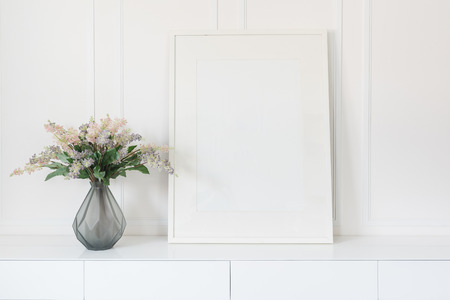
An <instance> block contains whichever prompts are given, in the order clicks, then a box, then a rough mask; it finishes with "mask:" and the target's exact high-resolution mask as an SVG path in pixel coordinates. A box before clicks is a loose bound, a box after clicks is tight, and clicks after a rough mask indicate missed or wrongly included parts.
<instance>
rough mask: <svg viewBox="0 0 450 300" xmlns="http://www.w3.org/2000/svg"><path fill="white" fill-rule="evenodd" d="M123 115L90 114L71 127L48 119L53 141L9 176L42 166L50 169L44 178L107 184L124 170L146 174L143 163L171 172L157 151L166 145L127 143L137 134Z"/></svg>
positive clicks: (167, 163) (137, 137) (165, 150)
mask: <svg viewBox="0 0 450 300" xmlns="http://www.w3.org/2000/svg"><path fill="white" fill-rule="evenodd" d="M126 123H127V121H126V120H125V119H119V118H116V119H114V120H113V119H111V118H110V117H109V116H108V117H107V118H104V119H101V120H100V123H97V122H95V120H94V119H92V118H91V120H90V122H89V123H86V124H83V125H81V126H80V128H79V130H76V129H74V128H69V129H64V127H63V126H61V125H57V124H55V123H52V122H50V121H49V123H48V124H45V125H44V126H45V129H46V130H47V131H48V132H50V133H52V134H53V136H54V138H55V141H56V145H52V146H48V147H46V148H45V150H44V151H42V152H41V153H40V154H38V155H36V154H34V155H33V156H32V157H31V158H30V161H29V162H28V163H27V164H26V165H25V167H24V168H23V169H21V168H17V169H15V170H14V171H13V173H12V174H11V176H14V175H21V174H23V173H24V172H27V173H28V174H31V173H33V172H35V171H37V170H41V169H42V168H44V167H46V168H49V169H52V170H54V171H53V172H51V173H50V174H48V175H47V177H46V179H45V180H49V179H51V178H53V177H55V176H64V177H65V178H66V179H75V178H79V179H89V180H90V181H91V182H101V183H103V184H104V185H109V184H110V180H111V179H116V178H117V177H118V176H124V177H126V172H127V171H139V172H141V173H143V174H149V170H148V168H147V167H146V164H147V165H149V166H150V167H152V168H156V169H159V170H164V171H166V172H167V173H168V174H174V169H173V167H172V166H171V165H170V162H169V161H168V160H167V159H162V158H161V156H160V153H161V152H168V150H169V148H168V147H167V146H155V145H150V144H148V145H140V146H138V145H130V144H131V143H133V142H136V141H140V140H141V139H142V137H141V136H140V135H139V134H135V133H131V132H130V130H129V129H128V128H126V127H125V125H126Z"/></svg>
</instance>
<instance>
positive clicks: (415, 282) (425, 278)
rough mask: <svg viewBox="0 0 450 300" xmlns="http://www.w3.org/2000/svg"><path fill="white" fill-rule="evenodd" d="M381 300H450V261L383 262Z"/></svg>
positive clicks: (380, 281) (380, 276) (381, 263)
mask: <svg viewBox="0 0 450 300" xmlns="http://www.w3.org/2000/svg"><path fill="white" fill-rule="evenodd" d="M378 271H379V292H380V300H398V299H408V300H424V299H426V300H441V299H442V300H444V299H445V300H448V299H450V285H449V282H450V262H449V261H380V262H379V265H378Z"/></svg>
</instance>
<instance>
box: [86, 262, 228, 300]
mask: <svg viewBox="0 0 450 300" xmlns="http://www.w3.org/2000/svg"><path fill="white" fill-rule="evenodd" d="M229 270H230V267H229V262H227V261H87V262H86V266H85V278H86V286H85V289H86V298H85V299H86V300H116V299H117V300H124V299H127V300H141V299H142V300H148V299H158V300H180V299H182V300H229V299H230V274H229Z"/></svg>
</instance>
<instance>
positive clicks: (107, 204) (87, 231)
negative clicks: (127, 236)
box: [72, 182, 127, 250]
mask: <svg viewBox="0 0 450 300" xmlns="http://www.w3.org/2000/svg"><path fill="white" fill-rule="evenodd" d="M126 225H127V222H126V221H125V217H124V215H123V213H122V210H121V209H120V207H119V205H118V204H117V202H116V199H114V196H113V194H112V193H111V190H110V189H109V187H108V186H106V185H104V184H103V183H101V182H91V189H90V190H89V192H88V194H87V195H86V198H85V199H84V201H83V204H82V205H81V207H80V209H79V210H78V213H77V215H76V216H75V220H74V221H73V226H72V227H73V230H74V232H75V235H76V237H77V239H78V240H79V241H80V242H81V243H82V244H83V245H84V246H85V247H86V248H87V249H89V250H106V249H110V248H112V247H113V246H114V244H115V243H117V241H118V240H119V239H120V238H121V237H122V234H123V232H124V230H125V227H126Z"/></svg>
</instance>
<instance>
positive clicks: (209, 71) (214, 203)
mask: <svg viewBox="0 0 450 300" xmlns="http://www.w3.org/2000/svg"><path fill="white" fill-rule="evenodd" d="M300 83H301V80H300V64H299V62H298V61H296V60H200V61H198V62H197V210H198V211H215V210H220V211H233V210H238V211H261V210H280V211H288V210H290V211H292V210H299V209H300V208H301V203H302V202H301V197H302V196H301V193H300V190H301V179H300V173H299V172H298V170H299V169H300V168H301V161H300V157H301V155H302V154H301V143H302V140H301V135H300V132H301V130H302V129H301V121H300V120H301V113H300V111H301V107H300V101H301V99H300V97H301V92H300V89H301V87H300ZM254 99H257V100H256V101H254ZM231 116H233V117H231ZM250 120H251V121H250ZM287 145H289V146H287ZM216 170H220V171H219V172H217V171H216ZM261 183H265V184H261Z"/></svg>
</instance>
